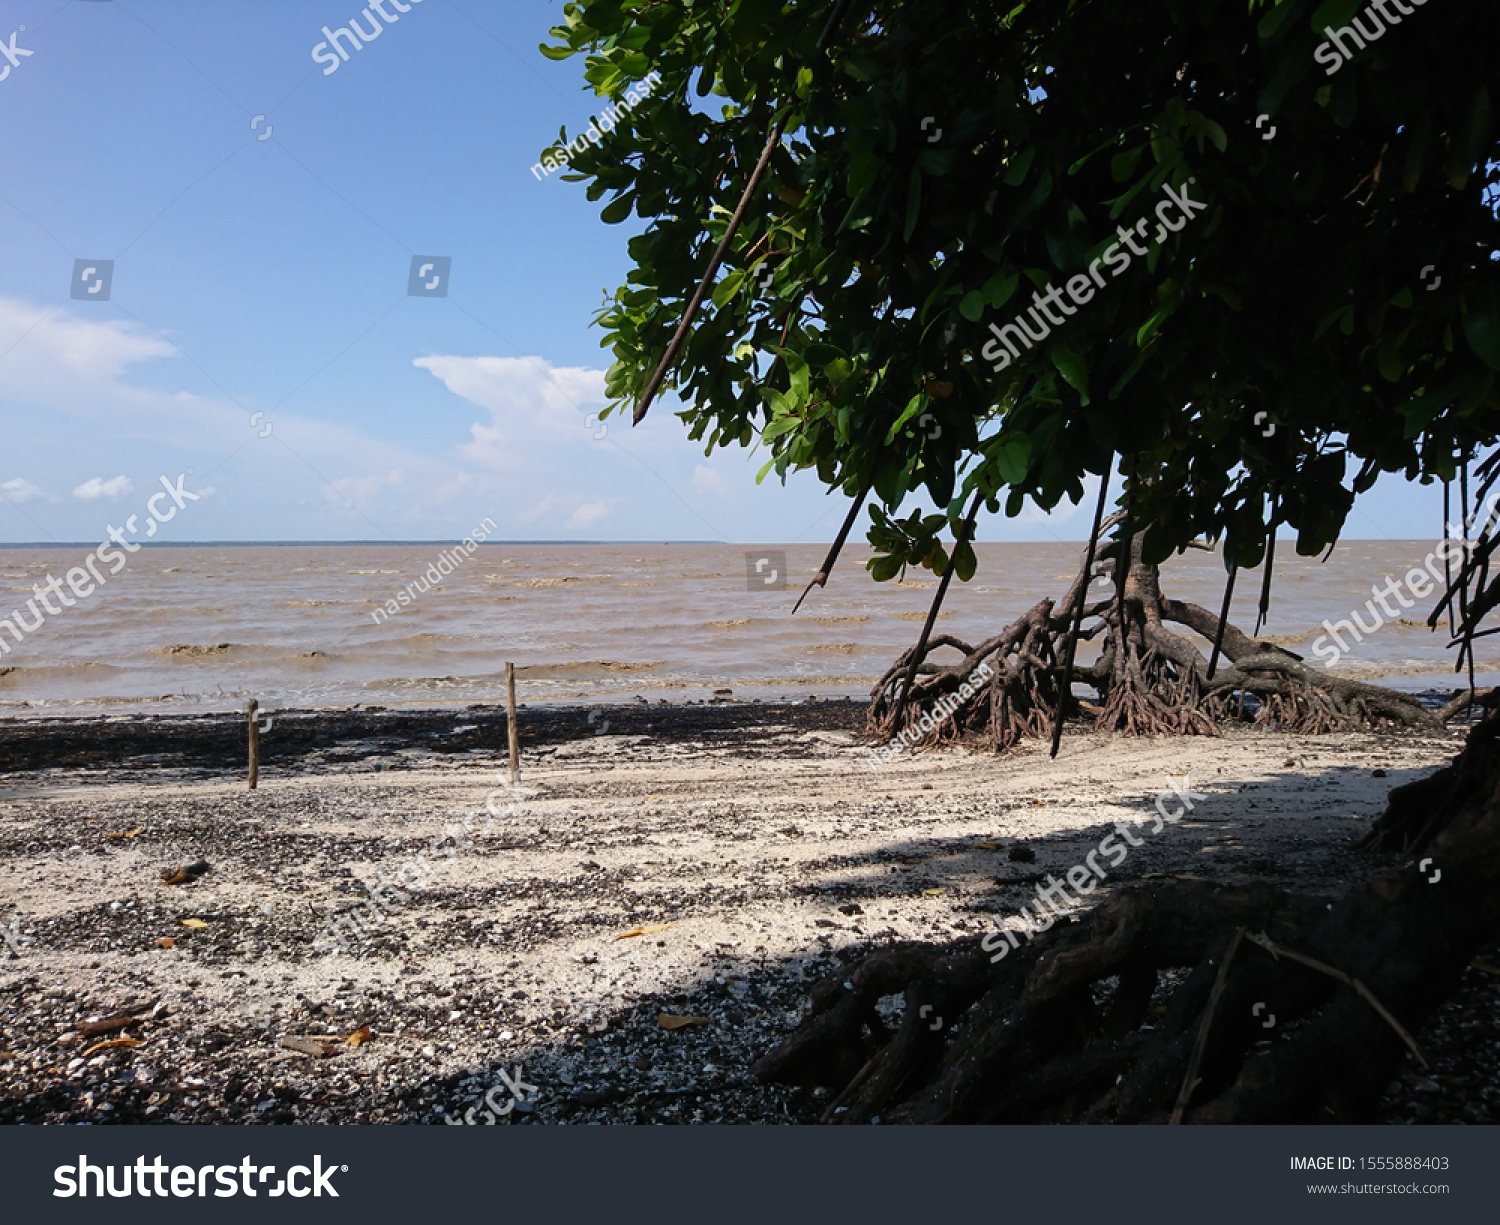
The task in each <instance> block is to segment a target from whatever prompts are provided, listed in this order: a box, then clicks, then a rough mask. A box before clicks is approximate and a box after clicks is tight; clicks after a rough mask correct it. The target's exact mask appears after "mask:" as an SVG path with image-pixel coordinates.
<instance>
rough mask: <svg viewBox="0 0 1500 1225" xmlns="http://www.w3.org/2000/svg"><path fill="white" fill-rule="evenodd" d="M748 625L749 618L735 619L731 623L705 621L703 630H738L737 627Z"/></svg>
mask: <svg viewBox="0 0 1500 1225" xmlns="http://www.w3.org/2000/svg"><path fill="white" fill-rule="evenodd" d="M749 624H750V618H749V617H736V618H734V620H732V621H705V622H704V623H703V628H704V629H710V630H736V629H739V627H740V626H742V625H749Z"/></svg>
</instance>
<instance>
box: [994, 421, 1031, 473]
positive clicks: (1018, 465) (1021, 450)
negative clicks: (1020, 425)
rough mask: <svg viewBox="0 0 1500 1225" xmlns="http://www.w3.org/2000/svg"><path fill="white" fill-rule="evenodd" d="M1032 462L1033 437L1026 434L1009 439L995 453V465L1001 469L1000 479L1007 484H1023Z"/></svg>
mask: <svg viewBox="0 0 1500 1225" xmlns="http://www.w3.org/2000/svg"><path fill="white" fill-rule="evenodd" d="M1030 464H1031V439H1030V438H1028V437H1027V436H1026V435H1025V434H1017V435H1015V436H1014V437H1012V438H1010V439H1008V440H1007V441H1006V443H1005V445H1004V446H1002V447H1001V448H1000V449H999V450H998V451H997V452H996V453H995V466H996V467H997V468H998V469H999V470H1000V479H1001V480H1002V481H1004V482H1005V483H1006V484H1007V485H1020V484H1022V483H1023V482H1024V481H1025V480H1026V472H1027V469H1028V468H1029V466H1030Z"/></svg>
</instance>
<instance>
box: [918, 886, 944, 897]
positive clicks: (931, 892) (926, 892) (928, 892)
mask: <svg viewBox="0 0 1500 1225" xmlns="http://www.w3.org/2000/svg"><path fill="white" fill-rule="evenodd" d="M947 889H948V886H947V885H939V886H938V887H937V888H936V889H923V890H922V896H923V897H937V895H938V894H940V893H945V892H947Z"/></svg>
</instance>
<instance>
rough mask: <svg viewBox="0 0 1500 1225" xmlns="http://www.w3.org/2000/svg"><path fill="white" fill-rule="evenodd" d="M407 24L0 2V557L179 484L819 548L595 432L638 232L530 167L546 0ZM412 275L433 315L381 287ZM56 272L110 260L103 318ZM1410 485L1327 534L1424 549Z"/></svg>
mask: <svg viewBox="0 0 1500 1225" xmlns="http://www.w3.org/2000/svg"><path fill="white" fill-rule="evenodd" d="M404 2H408V3H410V7H409V11H407V12H405V13H400V12H399V11H398V10H397V9H396V8H395V6H394V3H393V0H384V3H385V10H386V11H387V12H388V13H391V14H392V15H394V16H397V17H398V20H397V21H396V22H395V23H394V24H390V25H387V26H384V28H383V32H382V33H381V34H380V36H379V37H378V38H376V39H374V40H371V41H370V42H369V44H368V45H367V46H365V47H363V48H362V49H360V50H357V51H353V52H352V53H350V56H349V59H348V61H347V62H345V61H342V60H341V61H340V62H339V67H338V69H337V70H336V71H334V72H332V73H329V74H326V75H325V72H324V67H325V65H323V64H319V63H315V62H314V61H313V58H312V52H313V49H314V47H315V46H316V45H317V44H318V43H321V42H323V41H324V39H325V36H324V34H323V33H322V32H321V28H322V27H323V26H324V25H327V26H329V27H330V28H334V29H336V28H339V27H342V26H346V25H348V23H349V20H350V18H351V17H352V18H355V19H356V20H358V21H360V22H361V23H362V24H363V25H364V26H366V27H368V25H369V19H368V18H366V17H364V16H362V15H361V12H360V10H359V9H357V8H356V7H355V3H356V0H256V3H254V4H253V5H252V4H243V3H236V4H229V3H219V2H215V3H203V2H202V0H175V2H168V0H124V2H121V0H21V2H19V3H12V2H7V3H5V4H4V6H3V8H0V41H3V42H6V43H7V44H9V42H10V35H11V33H12V32H13V31H15V33H16V37H15V45H16V46H17V47H18V48H21V49H23V50H30V51H31V52H32V54H31V55H30V56H24V57H21V56H18V59H19V63H18V64H16V65H14V66H11V65H9V63H8V61H0V68H4V67H9V68H10V72H9V74H8V76H7V77H6V79H4V80H0V122H3V125H4V127H3V130H4V132H5V135H6V140H5V147H4V155H3V156H4V165H5V170H6V173H5V174H4V175H3V176H0V269H3V273H0V438H3V440H4V442H3V445H0V542H4V543H17V542H23V541H63V540H75V541H93V540H98V539H100V538H101V537H102V535H103V533H104V530H105V527H106V524H107V523H108V524H119V523H121V522H122V521H123V519H124V518H125V517H126V516H128V515H130V514H132V513H137V514H140V515H141V517H142V518H144V513H145V504H146V500H147V499H148V498H149V497H150V496H151V494H152V493H153V492H154V491H156V490H158V489H159V488H160V484H159V478H160V477H161V476H162V475H163V474H165V475H167V476H169V477H171V478H172V479H173V480H174V481H175V480H176V478H177V476H178V474H179V473H183V472H185V471H186V470H187V469H189V468H191V469H192V475H191V476H189V477H187V479H186V482H185V488H186V489H188V490H190V491H197V492H198V493H199V494H200V500H199V501H197V502H192V503H190V504H189V505H187V506H186V507H184V508H183V510H182V512H181V513H180V514H179V515H178V516H177V518H176V520H175V522H173V523H171V524H168V525H165V526H164V527H163V528H162V538H163V539H164V540H168V541H181V542H185V541H191V540H355V539H363V540H390V539H452V538H455V537H459V536H462V535H463V534H464V533H465V532H466V531H468V530H469V528H470V527H471V526H473V525H474V524H476V523H478V522H479V521H480V520H482V519H484V518H486V517H489V518H493V519H494V520H495V521H496V522H497V524H498V525H499V535H500V536H501V537H503V538H507V539H536V540H549V539H580V538H588V539H600V540H685V539H696V540H713V539H724V540H729V541H735V542H745V543H762V542H767V543H768V542H781V541H784V542H792V541H823V540H828V539H830V538H831V537H832V535H833V533H834V532H835V531H836V530H837V528H838V525H839V522H840V521H841V518H842V514H843V511H844V507H845V504H844V502H843V500H842V499H841V498H833V499H830V498H829V497H827V495H826V494H825V493H824V492H823V490H822V488H821V487H820V486H819V485H818V483H817V482H816V480H815V479H814V478H813V477H812V476H811V475H810V474H801V476H799V477H795V478H793V479H792V480H791V481H789V483H788V485H787V487H785V488H783V487H781V486H780V485H779V484H778V483H776V482H775V481H774V480H768V481H767V483H766V484H764V485H762V486H760V487H757V486H756V485H755V483H754V479H753V474H754V472H755V470H756V469H757V468H758V467H759V465H760V463H761V462H763V460H764V456H760V457H752V456H751V454H750V453H749V452H747V451H739V450H736V451H728V452H724V451H721V452H716V453H715V455H714V456H713V457H711V458H706V457H705V456H704V455H703V452H702V448H701V446H700V445H699V444H695V443H691V442H689V441H688V440H687V437H686V431H685V429H684V428H683V427H682V425H681V423H680V422H678V421H677V420H676V419H675V418H674V417H673V416H672V415H671V412H670V411H667V410H669V408H670V404H671V402H670V401H668V402H665V403H663V404H662V405H660V406H658V407H657V409H656V410H655V411H653V412H652V414H651V416H650V417H649V418H648V419H647V422H646V423H645V424H644V425H643V426H642V427H641V428H639V429H636V430H631V429H629V428H628V427H627V426H626V425H625V424H624V423H623V422H621V421H619V420H617V419H611V420H609V421H608V422H607V423H606V427H605V428H604V430H603V435H602V437H601V436H598V435H600V433H601V427H600V425H599V423H598V422H597V421H596V420H593V419H591V418H590V417H589V416H588V414H589V413H590V412H591V411H592V410H595V409H597V408H598V407H599V406H600V404H601V391H602V385H603V384H602V376H603V370H604V367H605V366H606V365H607V361H608V356H607V353H606V352H605V351H604V350H602V349H600V347H599V338H600V333H599V331H598V330H597V329H596V328H594V327H593V326H591V323H590V320H591V318H592V315H593V312H594V311H595V310H596V309H597V307H598V306H599V305H600V303H601V300H602V298H603V295H604V291H605V290H606V288H608V289H613V287H615V286H616V285H618V284H620V283H622V282H623V280H624V278H625V275H626V273H627V271H628V260H627V258H626V251H625V244H626V241H627V239H628V238H629V237H630V235H631V233H633V232H635V228H636V227H639V226H640V225H641V224H642V223H641V222H639V221H638V220H636V219H632V220H631V221H630V222H628V223H626V224H624V225H619V226H607V225H605V224H603V223H602V222H600V220H599V218H598V208H599V205H596V204H590V203H589V202H588V201H587V200H586V199H585V198H584V185H583V184H581V183H565V182H562V181H561V180H560V179H559V178H558V176H556V175H554V176H552V177H551V178H549V179H547V180H544V181H538V180H537V179H536V178H535V177H534V176H533V175H532V174H531V172H530V169H529V167H530V166H531V165H533V164H534V163H535V162H536V160H537V155H538V153H539V152H540V150H541V149H543V148H544V147H546V146H547V145H549V144H550V143H551V142H552V140H553V139H554V138H555V137H556V135H557V133H558V130H559V128H560V127H562V126H563V125H566V126H567V127H568V129H569V132H570V134H575V133H577V132H578V131H580V130H581V129H582V128H583V127H584V126H586V125H587V121H588V118H589V116H590V114H591V113H593V112H594V111H595V109H596V108H595V107H594V106H593V105H592V103H593V95H592V94H591V93H589V92H586V91H584V90H583V89H581V88H580V87H581V84H582V76H581V73H582V63H581V61H577V60H570V61H565V62H562V63H553V62H551V61H549V60H546V59H545V58H543V57H542V56H541V55H540V54H539V53H538V52H537V50H536V47H537V44H538V43H539V42H541V41H543V40H544V39H546V37H547V34H546V32H547V29H548V28H549V27H550V26H552V25H554V24H556V23H557V22H558V21H559V20H560V14H561V7H562V6H561V3H560V0H559V2H547V0H415V2H410V0H404ZM23 27H24V29H23ZM346 45H347V44H346ZM267 133H269V135H267ZM427 256H446V257H449V258H451V260H452V268H451V275H450V281H449V294H448V296H447V297H446V298H440V297H420V296H410V295H408V293H407V286H408V279H409V276H410V274H411V271H412V265H413V258H414V257H427ZM75 260H84V261H88V263H87V264H86V265H85V266H94V267H97V266H98V262H99V261H105V260H113V261H114V265H113V279H112V283H111V284H110V286H109V299H108V301H100V300H88V299H85V300H82V301H75V300H73V299H71V298H70V295H69V290H70V288H71V286H72V284H73V274H74V267H75ZM419 262H421V261H419ZM98 280H99V277H98V274H97V273H96V274H95V275H94V279H93V281H91V282H89V283H97V282H98ZM255 414H259V416H256V415H255ZM252 421H253V424H252ZM268 425H269V426H270V431H269V433H266V429H267V426H268ZM1440 497H1441V495H1440V493H1438V492H1435V491H1434V490H1432V489H1416V488H1407V487H1405V486H1404V485H1403V484H1402V483H1401V482H1398V481H1391V480H1386V481H1383V482H1382V483H1381V485H1380V486H1378V487H1377V489H1376V490H1375V491H1374V492H1373V493H1372V494H1370V495H1368V496H1366V497H1364V498H1362V499H1360V502H1359V503H1358V505H1357V506H1356V510H1355V512H1354V515H1353V517H1352V519H1351V522H1350V524H1349V528H1348V532H1347V534H1348V535H1349V536H1351V537H1366V538H1380V537H1394V538H1422V539H1426V538H1429V537H1435V536H1436V535H1437V534H1438V532H1439V530H1440V520H1439V513H1440V509H1441V501H1440ZM1088 517H1089V511H1088V510H1087V509H1085V510H1081V511H1073V512H1069V511H1064V512H1061V513H1058V514H1054V515H1052V516H1042V515H1039V514H1035V513H1032V514H1030V515H1028V516H1025V517H1023V518H1022V519H1020V520H1012V521H1006V520H990V521H986V522H984V523H982V525H981V529H980V533H979V537H980V539H981V540H1048V539H1062V540H1076V539H1079V538H1080V537H1081V536H1082V534H1083V533H1084V531H1085V530H1086V528H1087V522H1086V520H1087V519H1088Z"/></svg>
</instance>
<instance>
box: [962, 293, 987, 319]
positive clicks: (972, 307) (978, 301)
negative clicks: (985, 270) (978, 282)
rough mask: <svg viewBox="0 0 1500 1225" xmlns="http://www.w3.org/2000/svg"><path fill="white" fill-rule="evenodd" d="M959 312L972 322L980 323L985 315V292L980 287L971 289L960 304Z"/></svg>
mask: <svg viewBox="0 0 1500 1225" xmlns="http://www.w3.org/2000/svg"><path fill="white" fill-rule="evenodd" d="M958 313H959V314H960V315H962V316H963V317H964V318H965V319H967V320H968V321H969V322H970V323H978V322H979V320H980V319H981V318H983V316H984V293H983V292H982V291H981V290H978V289H971V290H969V292H968V293H966V294H964V297H963V301H962V302H960V303H959V304H958Z"/></svg>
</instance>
